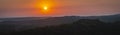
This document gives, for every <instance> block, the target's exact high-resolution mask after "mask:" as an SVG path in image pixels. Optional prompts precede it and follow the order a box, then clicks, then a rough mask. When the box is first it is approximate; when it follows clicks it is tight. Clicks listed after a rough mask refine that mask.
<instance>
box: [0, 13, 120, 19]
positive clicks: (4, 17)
mask: <svg viewBox="0 0 120 35" xmlns="http://www.w3.org/2000/svg"><path fill="white" fill-rule="evenodd" d="M111 15H120V14H110V15H96V16H111ZM69 16H76V17H77V16H78V15H69ZM69 16H68V17H69ZM91 16H93V15H91ZM27 17H28V18H34V17H36V18H37V17H66V16H10V17H0V18H27ZM78 17H90V16H78Z"/></svg>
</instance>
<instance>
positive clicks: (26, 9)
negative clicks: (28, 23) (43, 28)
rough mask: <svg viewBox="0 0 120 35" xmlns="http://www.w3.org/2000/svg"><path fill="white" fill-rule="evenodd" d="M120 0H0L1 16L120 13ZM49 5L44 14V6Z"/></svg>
mask: <svg viewBox="0 0 120 35" xmlns="http://www.w3.org/2000/svg"><path fill="white" fill-rule="evenodd" d="M119 1H120V0H0V17H34V16H35V17H39V16H40V17H43V16H100V15H111V14H120V2H119ZM45 5H46V6H48V11H47V13H45V14H43V12H42V11H43V9H42V8H43V7H42V6H45Z"/></svg>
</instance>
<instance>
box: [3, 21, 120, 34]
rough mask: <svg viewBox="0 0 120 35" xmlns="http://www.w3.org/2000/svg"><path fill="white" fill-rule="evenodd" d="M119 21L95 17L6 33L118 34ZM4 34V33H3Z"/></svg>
mask: <svg viewBox="0 0 120 35" xmlns="http://www.w3.org/2000/svg"><path fill="white" fill-rule="evenodd" d="M119 32H120V21H116V22H113V23H105V22H102V21H100V20H95V19H80V20H78V21H76V22H73V23H69V24H61V25H58V26H46V27H38V28H35V29H29V30H24V31H19V32H10V33H8V34H6V35H120V33H119ZM3 34H4V33H3Z"/></svg>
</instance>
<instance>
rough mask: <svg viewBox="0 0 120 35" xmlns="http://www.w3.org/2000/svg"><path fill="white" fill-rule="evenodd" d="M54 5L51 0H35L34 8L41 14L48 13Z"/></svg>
mask: <svg viewBox="0 0 120 35" xmlns="http://www.w3.org/2000/svg"><path fill="white" fill-rule="evenodd" d="M54 5H55V4H54V2H53V1H52V0H37V3H36V8H37V9H38V11H39V13H41V14H50V13H52V8H53V7H54Z"/></svg>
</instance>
